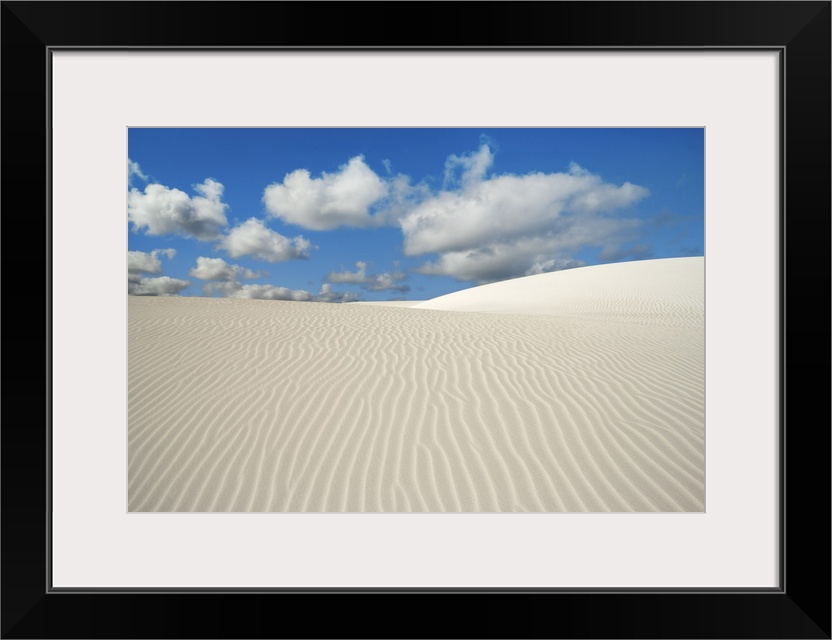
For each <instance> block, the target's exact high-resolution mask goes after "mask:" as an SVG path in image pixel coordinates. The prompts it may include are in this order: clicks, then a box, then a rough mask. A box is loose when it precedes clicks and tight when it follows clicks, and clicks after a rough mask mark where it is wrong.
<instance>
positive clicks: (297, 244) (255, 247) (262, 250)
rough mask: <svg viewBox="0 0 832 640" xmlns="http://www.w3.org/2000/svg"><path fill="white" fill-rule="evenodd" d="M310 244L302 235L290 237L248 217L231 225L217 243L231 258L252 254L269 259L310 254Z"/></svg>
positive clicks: (295, 257) (291, 258) (267, 260)
mask: <svg viewBox="0 0 832 640" xmlns="http://www.w3.org/2000/svg"><path fill="white" fill-rule="evenodd" d="M311 247H312V245H311V244H310V242H309V241H308V240H306V239H305V238H303V237H302V236H296V237H295V238H292V239H289V238H287V237H285V236H282V235H280V234H279V233H277V232H276V231H272V230H271V229H269V228H268V227H266V225H264V224H263V222H262V221H261V220H258V219H257V218H249V219H248V220H246V221H245V222H243V223H242V224H239V225H237V226H236V227H234V228H233V229H231V231H229V232H228V234H227V235H225V236H224V237H223V238H222V239H221V240H220V242H219V244H218V245H217V248H220V249H224V250H225V251H227V252H228V255H230V256H231V257H232V258H240V257H242V256H252V257H254V258H257V259H258V260H264V261H266V262H285V261H286V260H293V259H304V258H308V257H309V250H310V248H311Z"/></svg>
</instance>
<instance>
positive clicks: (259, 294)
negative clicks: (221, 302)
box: [203, 281, 358, 302]
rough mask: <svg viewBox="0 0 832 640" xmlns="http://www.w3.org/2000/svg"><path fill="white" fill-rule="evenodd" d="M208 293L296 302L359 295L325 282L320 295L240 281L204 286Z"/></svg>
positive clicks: (349, 298)
mask: <svg viewBox="0 0 832 640" xmlns="http://www.w3.org/2000/svg"><path fill="white" fill-rule="evenodd" d="M203 291H204V292H205V293H206V294H207V295H212V294H214V293H219V294H221V295H222V296H223V297H226V298H248V299H256V300H291V301H295V302H354V301H356V300H358V296H357V295H356V294H354V293H343V292H338V291H333V290H332V287H331V285H329V284H324V285H323V286H322V287H321V290H320V292H319V293H318V295H315V294H313V293H311V292H309V291H304V290H302V289H288V288H287V287H275V286H274V285H271V284H243V285H241V284H240V283H239V282H236V281H234V282H220V283H212V284H207V285H205V287H203Z"/></svg>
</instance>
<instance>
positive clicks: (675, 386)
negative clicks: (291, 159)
mask: <svg viewBox="0 0 832 640" xmlns="http://www.w3.org/2000/svg"><path fill="white" fill-rule="evenodd" d="M704 346H705V345H704V260H703V259H702V258H677V259H672V260H649V261H642V262H632V263H622V264H615V265H603V266H599V267H585V268H581V269H574V270H570V271H562V272H555V273H549V274H542V275H539V276H530V277H527V278H519V279H516V280H511V281H506V282H501V283H496V284H493V285H486V286H483V287H476V288H473V289H468V290H465V291H460V292H458V293H455V294H450V295H448V296H442V297H440V298H436V299H434V300H429V301H425V302H421V303H419V304H416V305H415V306H410V307H406V306H397V305H370V304H325V303H312V302H280V301H266V300H239V299H212V298H178V297H171V298H148V297H131V298H129V333H128V349H129V361H128V362H129V408H128V413H129V415H128V430H129V433H128V440H129V445H128V456H129V467H128V487H129V490H128V492H129V510H130V511H299V512H300V511H305V512H309V511H353V512H355V511H375V512H378V511H388V512H401V511H419V512H446V511H451V512H453V511H456V512H460V511H465V512H472V511H488V512H493V511H538V512H541V511H549V512H551V511H581V512H584V511H702V510H703V509H704V495H705V493H704V481H705V477H704V476H705V461H704V451H705V448H704V436H705V430H704V429H705V424H704Z"/></svg>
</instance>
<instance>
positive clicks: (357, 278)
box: [326, 261, 367, 284]
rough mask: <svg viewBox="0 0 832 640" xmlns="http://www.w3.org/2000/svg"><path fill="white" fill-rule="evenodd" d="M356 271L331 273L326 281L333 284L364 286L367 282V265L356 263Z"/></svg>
mask: <svg viewBox="0 0 832 640" xmlns="http://www.w3.org/2000/svg"><path fill="white" fill-rule="evenodd" d="M355 266H356V271H339V272H337V273H336V272H335V271H331V272H330V273H329V274H328V275H327V276H326V279H327V280H329V281H330V282H334V283H335V284H342V283H347V284H364V283H365V282H366V281H367V263H366V262H360V261H359V262H356V263H355Z"/></svg>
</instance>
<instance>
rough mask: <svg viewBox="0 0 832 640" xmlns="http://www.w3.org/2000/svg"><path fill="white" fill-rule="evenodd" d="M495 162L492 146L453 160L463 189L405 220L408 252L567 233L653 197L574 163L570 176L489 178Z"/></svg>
mask: <svg viewBox="0 0 832 640" xmlns="http://www.w3.org/2000/svg"><path fill="white" fill-rule="evenodd" d="M492 160H493V158H492V156H491V152H490V149H489V148H488V147H487V146H483V147H482V148H481V149H480V151H479V152H478V153H477V154H475V155H471V156H463V157H457V156H452V157H451V159H449V163H450V166H451V167H457V166H461V167H462V168H463V173H462V176H461V178H460V179H459V180H458V182H459V184H460V188H459V189H455V190H453V191H449V190H444V191H441V192H439V193H438V194H436V195H435V196H433V197H431V198H427V199H426V200H424V201H423V202H421V203H420V204H419V205H417V206H416V207H415V208H414V209H413V210H412V211H411V212H410V213H408V214H407V215H406V216H404V217H403V218H402V219H401V221H400V224H401V228H402V233H403V234H404V249H405V253H406V254H408V255H423V254H426V253H432V252H446V251H462V250H466V249H468V250H470V249H477V248H481V247H483V246H485V245H487V244H488V243H490V242H494V241H496V240H498V239H499V240H508V239H513V238H524V237H529V236H532V235H536V234H539V233H542V232H547V231H559V232H567V231H568V229H569V227H571V226H572V225H573V224H575V222H576V221H577V220H579V219H582V218H585V217H586V216H595V215H598V214H604V213H609V212H611V211H613V210H615V209H620V208H623V207H627V206H629V205H632V204H634V203H635V202H637V201H638V200H640V199H641V198H643V197H645V196H646V195H647V194H648V191H647V189H644V188H643V187H639V186H637V185H634V184H631V183H629V182H625V183H624V184H623V185H621V186H619V187H616V186H615V185H612V184H608V183H604V182H603V180H602V179H601V178H600V177H599V176H596V175H593V174H590V173H589V172H587V171H585V170H584V169H582V168H581V167H579V166H578V165H575V164H573V165H572V166H571V167H570V169H569V172H568V173H551V174H545V173H532V174H527V175H523V176H516V175H501V176H495V177H491V178H488V179H486V178H485V174H486V170H487V169H488V167H489V166H490V164H491V162H492Z"/></svg>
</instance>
